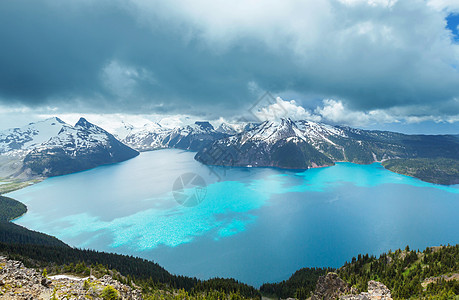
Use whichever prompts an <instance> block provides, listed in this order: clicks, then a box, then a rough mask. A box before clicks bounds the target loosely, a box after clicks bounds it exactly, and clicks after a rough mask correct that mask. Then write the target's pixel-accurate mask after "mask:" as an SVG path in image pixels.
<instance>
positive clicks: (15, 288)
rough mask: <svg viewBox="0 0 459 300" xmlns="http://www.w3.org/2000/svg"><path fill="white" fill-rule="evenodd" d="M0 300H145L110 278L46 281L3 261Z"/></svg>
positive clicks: (0, 260) (0, 264) (60, 277)
mask: <svg viewBox="0 0 459 300" xmlns="http://www.w3.org/2000/svg"><path fill="white" fill-rule="evenodd" d="M0 298H1V299H132V300H137V299H142V295H141V292H140V291H139V290H137V289H133V288H131V287H130V286H127V285H124V284H121V283H120V282H119V281H116V280H114V279H113V278H112V277H111V276H109V275H105V276H103V277H101V278H95V277H94V276H90V277H87V278H77V277H72V276H65V275H58V276H50V277H45V276H43V274H41V273H39V272H38V271H36V270H34V269H29V268H26V267H24V265H23V264H22V263H21V262H19V261H14V260H8V259H6V258H5V257H0Z"/></svg>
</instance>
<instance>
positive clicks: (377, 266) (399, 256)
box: [260, 245, 459, 300]
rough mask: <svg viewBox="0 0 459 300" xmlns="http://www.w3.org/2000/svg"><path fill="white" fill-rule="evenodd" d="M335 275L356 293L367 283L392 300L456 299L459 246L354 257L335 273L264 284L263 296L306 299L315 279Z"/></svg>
mask: <svg viewBox="0 0 459 300" xmlns="http://www.w3.org/2000/svg"><path fill="white" fill-rule="evenodd" d="M331 271H334V272H337V273H338V275H339V276H340V277H341V278H342V279H343V280H345V281H347V282H348V283H349V284H350V285H351V286H354V287H355V288H357V289H358V290H359V291H366V290H367V284H368V281H370V280H376V281H379V282H382V283H383V284H385V285H386V286H387V287H388V288H389V289H390V290H391V292H392V297H393V298H394V299H408V298H411V299H456V300H457V299H458V298H459V281H458V280H454V278H459V245H456V246H442V247H432V248H427V249H426V250H424V251H423V252H420V251H410V250H409V248H408V247H407V248H405V250H396V251H395V252H389V253H384V254H382V255H381V256H380V257H379V258H376V257H375V256H369V255H368V254H366V255H360V254H359V255H358V256H357V258H356V257H353V258H352V260H351V262H350V263H346V264H345V265H344V266H342V267H341V268H339V269H337V270H333V269H325V268H324V269H321V268H312V269H310V268H304V269H301V270H299V271H297V272H295V274H293V275H292V277H290V278H289V279H288V280H285V281H282V282H279V283H265V284H263V285H262V286H261V287H260V291H261V293H262V294H263V295H265V296H268V297H275V298H282V299H286V298H297V299H307V298H308V297H310V295H311V292H312V291H314V289H315V285H316V283H317V280H318V278H319V276H322V275H325V274H326V273H328V272H331Z"/></svg>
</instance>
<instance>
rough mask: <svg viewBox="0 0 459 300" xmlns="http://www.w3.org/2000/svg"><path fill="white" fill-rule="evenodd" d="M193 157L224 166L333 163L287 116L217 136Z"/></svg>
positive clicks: (286, 165) (290, 166)
mask: <svg viewBox="0 0 459 300" xmlns="http://www.w3.org/2000/svg"><path fill="white" fill-rule="evenodd" d="M195 158H196V160H198V161H200V162H203V163H205V164H210V165H226V166H269V167H281V168H293V169H307V168H309V167H316V166H329V165H333V161H332V160H331V159H330V158H329V157H327V156H326V155H324V154H323V153H321V152H320V151H319V150H317V149H316V148H314V147H313V146H312V145H311V144H310V143H309V142H308V139H307V138H306V137H305V136H304V134H303V132H302V131H301V129H300V128H299V127H298V126H297V124H295V122H293V121H292V120H290V119H282V120H281V121H280V122H273V121H265V122H263V123H261V124H259V125H257V126H255V127H253V128H251V129H250V128H249V130H248V131H243V132H241V133H239V134H237V135H233V136H230V137H227V138H224V139H220V140H217V141H215V142H214V143H213V144H212V145H210V146H209V147H207V148H203V149H202V150H201V151H199V152H198V153H197V154H196V156H195Z"/></svg>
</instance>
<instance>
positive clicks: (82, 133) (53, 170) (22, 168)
mask: <svg viewBox="0 0 459 300" xmlns="http://www.w3.org/2000/svg"><path fill="white" fill-rule="evenodd" d="M138 154H139V153H138V152H137V151H136V150H134V149H132V148H130V147H128V146H126V145H125V144H123V143H122V142H120V141H119V140H117V139H116V138H115V137H114V136H113V135H112V134H110V133H108V132H107V131H105V130H104V129H102V128H100V127H98V126H96V125H94V124H91V123H89V122H88V121H87V120H85V119H84V118H81V119H80V120H79V121H78V122H77V123H76V124H75V126H71V125H69V124H66V123H65V122H64V121H62V120H60V119H59V118H50V119H47V120H44V121H40V122H36V123H30V124H29V125H27V126H25V127H22V128H14V129H9V130H6V131H3V132H0V174H1V176H2V177H8V176H11V177H19V178H24V179H28V178H34V177H49V176H56V175H63V174H68V173H73V172H78V171H82V170H86V169H90V168H94V167H96V166H99V165H103V164H108V163H114V162H120V161H123V160H126V159H129V158H132V157H135V156H137V155H138Z"/></svg>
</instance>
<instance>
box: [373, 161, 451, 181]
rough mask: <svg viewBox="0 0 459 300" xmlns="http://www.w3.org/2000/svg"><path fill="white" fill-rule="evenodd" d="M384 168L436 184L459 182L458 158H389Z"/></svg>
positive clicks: (384, 163)
mask: <svg viewBox="0 0 459 300" xmlns="http://www.w3.org/2000/svg"><path fill="white" fill-rule="evenodd" d="M382 165H383V166H384V168H386V169H388V170H390V171H392V172H395V173H399V174H403V175H408V176H413V177H416V178H419V179H421V180H424V181H427V182H432V183H437V184H459V160H458V159H448V158H432V159H429V158H412V159H390V160H387V161H385V162H383V163H382Z"/></svg>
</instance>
